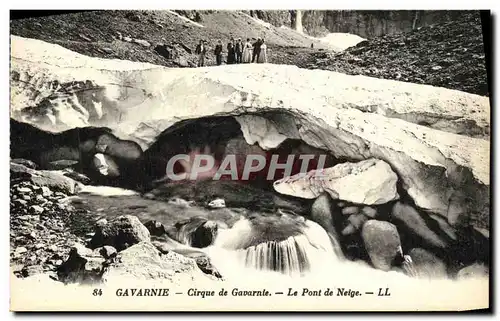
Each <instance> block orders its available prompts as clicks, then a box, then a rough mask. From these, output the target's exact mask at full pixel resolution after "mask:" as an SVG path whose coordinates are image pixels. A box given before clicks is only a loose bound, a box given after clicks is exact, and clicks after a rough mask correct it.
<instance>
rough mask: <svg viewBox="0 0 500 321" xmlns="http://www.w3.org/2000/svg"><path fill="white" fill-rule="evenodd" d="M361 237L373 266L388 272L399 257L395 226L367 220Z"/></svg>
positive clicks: (398, 241)
mask: <svg viewBox="0 0 500 321" xmlns="http://www.w3.org/2000/svg"><path fill="white" fill-rule="evenodd" d="M361 236H362V238H363V242H364V244H365V248H366V251H367V252H368V255H369V256H370V260H371V261H372V264H373V266H374V267H375V268H377V269H380V270H383V271H390V270H391V267H392V264H393V262H394V260H395V259H396V258H397V257H398V256H399V255H401V253H400V249H401V240H400V238H399V234H398V230H397V228H396V226H395V225H394V224H391V223H389V222H385V221H377V220H369V221H367V222H366V223H365V224H364V225H363V228H362V231H361Z"/></svg>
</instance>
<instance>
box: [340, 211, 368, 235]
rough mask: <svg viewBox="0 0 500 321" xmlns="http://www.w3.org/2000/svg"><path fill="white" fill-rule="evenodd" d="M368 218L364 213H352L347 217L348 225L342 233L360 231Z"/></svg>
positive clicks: (347, 233)
mask: <svg viewBox="0 0 500 321" xmlns="http://www.w3.org/2000/svg"><path fill="white" fill-rule="evenodd" d="M366 221H368V218H367V217H366V216H365V215H363V214H352V215H350V216H349V217H348V218H347V222H348V225H347V226H346V227H345V228H344V230H342V235H349V234H352V233H354V232H356V231H359V230H360V229H361V227H362V226H363V225H364V223H365V222H366Z"/></svg>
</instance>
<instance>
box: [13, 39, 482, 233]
mask: <svg viewBox="0 0 500 321" xmlns="http://www.w3.org/2000/svg"><path fill="white" fill-rule="evenodd" d="M75 68H80V69H79V70H82V72H81V73H78V75H75V73H74V72H73V71H74V70H75ZM10 76H11V79H10V80H11V81H10V83H11V104H10V109H11V117H13V118H14V119H18V120H20V121H28V122H30V123H32V124H35V125H36V126H39V127H41V128H42V129H47V130H52V131H60V130H61V128H60V127H59V124H61V125H64V126H65V128H68V127H69V128H74V127H77V126H88V125H94V126H102V125H103V124H105V126H108V127H109V128H111V129H112V130H113V131H115V132H117V133H120V134H123V135H125V136H127V137H129V138H130V139H133V140H135V141H136V142H138V143H140V144H145V145H150V144H151V143H152V142H153V140H154V139H156V135H155V136H150V133H149V132H148V133H147V134H145V133H144V132H142V131H139V130H138V129H139V128H143V127H144V126H145V125H148V126H151V127H152V128H154V131H155V132H162V131H163V130H165V129H166V128H167V127H169V126H171V125H172V124H173V123H174V122H178V121H180V120H187V119H194V118H201V117H209V116H214V115H218V116H220V117H222V116H227V117H235V118H236V119H237V120H238V121H239V122H240V124H241V130H242V132H243V135H244V136H245V140H247V142H250V141H254V142H256V143H257V144H260V142H261V141H268V140H269V139H268V138H267V137H266V135H265V133H266V132H273V131H272V130H271V131H270V130H269V127H266V128H263V127H258V124H257V123H255V122H254V120H252V119H256V118H264V119H267V120H269V122H266V124H267V125H266V126H274V127H275V128H281V127H284V126H281V122H282V119H285V118H286V119H287V123H286V124H287V129H286V130H284V131H282V132H281V133H282V134H283V135H285V136H286V137H287V138H288V139H296V140H302V141H303V142H304V143H306V144H309V145H310V146H313V147H316V148H320V149H323V150H325V151H328V152H329V153H330V154H332V155H333V156H335V157H336V158H338V159H344V160H349V161H350V162H355V161H362V160H367V159H379V160H383V161H385V162H386V163H387V164H389V165H390V167H391V169H392V170H393V171H394V172H395V173H396V174H397V175H398V177H399V181H400V182H401V184H400V185H401V187H402V188H403V189H405V190H406V192H407V193H408V195H409V196H410V197H411V198H412V199H413V200H414V202H415V204H416V206H417V207H419V208H422V209H425V210H428V211H430V212H433V213H436V214H440V215H442V216H444V217H448V210H449V209H450V205H452V207H451V208H454V211H455V212H459V213H465V216H466V217H467V218H468V220H467V222H470V223H468V224H472V225H473V226H474V227H478V228H485V229H489V215H490V213H489V209H490V187H489V185H490V181H489V178H490V143H489V141H488V140H487V139H480V138H473V137H469V136H467V134H464V135H458V134H455V133H453V132H450V131H445V130H446V128H451V127H453V126H451V125H450V126H446V124H452V123H454V122H455V121H456V120H457V119H458V120H460V121H467V122H472V123H474V124H475V125H477V126H479V127H486V126H489V124H490V104H489V100H488V98H487V97H481V96H478V95H473V94H468V93H463V92H459V91H456V90H448V89H444V88H439V87H432V86H426V85H418V84H412V83H405V82H399V81H394V80H384V79H375V78H370V77H365V76H349V75H344V74H340V73H336V72H330V71H323V70H305V69H300V68H298V67H295V66H284V65H273V64H257V65H255V64H252V65H245V64H241V65H237V66H220V67H218V68H215V69H213V70H210V72H207V71H206V69H205V68H193V69H189V70H180V69H175V68H173V69H169V68H164V67H159V66H155V65H152V64H146V63H140V62H130V61H118V60H106V59H100V58H92V57H87V56H83V55H80V54H77V53H75V52H72V51H70V50H67V49H64V48H61V47H60V46H58V45H55V44H50V43H47V42H43V41H39V40H34V39H25V38H21V37H18V36H14V35H12V36H11V72H10ZM75 77H76V78H75ZM74 81H81V82H83V83H85V82H88V83H92V84H94V85H95V86H97V88H101V89H102V90H109V91H110V92H113V93H116V95H115V96H110V95H99V96H96V97H94V98H92V99H90V97H91V96H93V95H94V93H95V89H89V90H73V89H71V88H70V89H68V90H66V91H60V90H58V87H57V86H52V84H65V83H71V82H74ZM41 92H42V93H43V94H40V93H41ZM166 92H168V93H169V94H168V95H165V93H166ZM71 95H73V96H74V97H73V98H72V99H68V96H71ZM46 97H50V99H46ZM78 97H80V98H79V99H80V100H78V99H77V98H78ZM79 101H89V102H92V103H91V104H84V105H82V104H80V103H79ZM75 105H76V106H82V107H81V108H73V106H75ZM186 106H189V108H186ZM97 107H99V108H100V109H99V110H102V111H103V113H104V114H107V115H109V117H106V119H104V120H102V119H100V118H92V117H90V115H92V114H94V112H91V111H92V110H95V109H96V108H97ZM402 114H405V115H419V117H413V116H412V117H401V115H402ZM248 115H252V116H253V117H246V118H239V117H240V116H248ZM425 115H433V118H434V120H435V121H436V122H437V121H439V122H440V123H442V124H443V126H440V128H441V129H442V130H438V129H435V128H431V127H429V126H426V125H425V124H426V122H425V121H424V122H421V120H422V117H423V118H424V119H425V117H426V116H425ZM420 116H422V117H420ZM152 119H154V121H153V120H152ZM124 123H126V124H127V126H124V125H123V124H124ZM56 124H58V125H56ZM249 128H252V131H251V132H250V131H248V129H249ZM263 145H264V144H263ZM261 147H262V148H264V149H265V146H262V145H261ZM456 191H460V192H461V193H462V194H463V195H464V197H456V198H452V197H451V195H453V194H454V193H455V192H456ZM452 225H453V224H452Z"/></svg>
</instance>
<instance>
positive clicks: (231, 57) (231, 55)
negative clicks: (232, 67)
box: [227, 38, 236, 65]
mask: <svg viewBox="0 0 500 321" xmlns="http://www.w3.org/2000/svg"><path fill="white" fill-rule="evenodd" d="M234 50H235V48H234V39H233V38H231V41H230V42H229V43H228V44H227V64H228V65H229V64H234V63H235V61H236V55H235V51H234Z"/></svg>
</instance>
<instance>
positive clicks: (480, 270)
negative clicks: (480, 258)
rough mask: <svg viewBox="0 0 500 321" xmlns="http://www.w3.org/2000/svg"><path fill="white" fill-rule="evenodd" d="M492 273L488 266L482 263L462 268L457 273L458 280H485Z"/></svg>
mask: <svg viewBox="0 0 500 321" xmlns="http://www.w3.org/2000/svg"><path fill="white" fill-rule="evenodd" d="M489 274H490V271H489V268H488V266H486V265H485V264H481V263H474V264H472V265H469V266H466V267H464V268H462V269H461V270H460V271H458V273H457V279H459V280H463V279H469V278H484V277H489Z"/></svg>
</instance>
